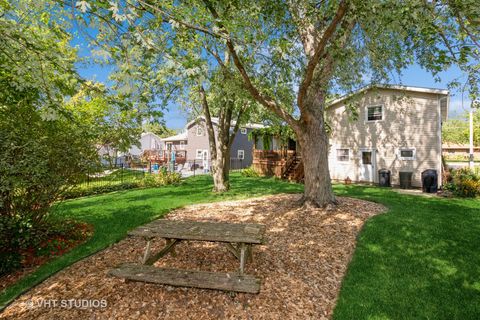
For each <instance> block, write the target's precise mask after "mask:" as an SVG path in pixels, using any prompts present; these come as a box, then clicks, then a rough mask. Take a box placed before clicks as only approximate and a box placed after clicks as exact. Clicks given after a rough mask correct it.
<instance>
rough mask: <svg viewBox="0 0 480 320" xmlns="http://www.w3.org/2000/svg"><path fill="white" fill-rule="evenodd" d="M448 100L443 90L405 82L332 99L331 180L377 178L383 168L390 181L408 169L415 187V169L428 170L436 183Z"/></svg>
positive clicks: (395, 181) (329, 117)
mask: <svg viewBox="0 0 480 320" xmlns="http://www.w3.org/2000/svg"><path fill="white" fill-rule="evenodd" d="M448 105H449V92H448V91H447V90H440V89H427V88H419V87H407V86H375V87H367V88H364V89H362V90H360V91H359V92H356V93H355V94H353V95H349V96H345V97H342V98H339V99H337V100H335V101H333V102H332V103H331V104H329V107H328V108H327V111H326V118H327V121H328V123H329V125H330V126H331V129H332V133H331V137H330V151H329V168H330V175H331V177H332V179H335V180H344V179H346V178H347V177H348V178H349V179H351V180H352V181H358V182H370V183H378V170H380V169H388V170H390V171H391V183H392V184H393V185H399V183H400V181H399V173H400V172H411V173H412V185H413V186H414V187H421V185H422V182H421V173H422V172H423V171H424V170H427V169H434V170H437V173H438V183H439V185H441V183H442V182H441V170H442V158H441V157H442V135H441V132H442V130H441V128H442V121H445V120H446V118H447V113H448ZM349 110H354V112H353V113H352V112H351V111H349ZM354 113H355V114H356V116H353V114H354Z"/></svg>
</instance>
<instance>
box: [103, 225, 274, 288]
mask: <svg viewBox="0 0 480 320" xmlns="http://www.w3.org/2000/svg"><path fill="white" fill-rule="evenodd" d="M264 234H265V226H264V225H261V224H254V223H225V222H198V221H175V220H165V219H159V220H155V221H153V222H150V223H148V224H146V225H144V226H141V227H138V228H136V229H134V230H133V231H130V232H129V233H128V235H129V236H133V237H142V238H144V239H145V240H146V241H147V243H146V247H145V251H144V254H143V257H142V259H141V263H129V264H123V265H121V266H119V267H117V268H115V269H112V270H110V272H109V274H110V275H113V276H117V277H121V278H124V279H126V280H135V281H144V282H151V283H159V284H167V285H172V286H185V287H197V288H205V289H217V290H226V291H238V292H248V293H258V292H259V291H260V280H259V279H257V278H255V277H254V276H252V275H247V274H245V272H244V269H245V262H246V261H247V260H249V261H251V260H253V248H252V246H253V245H256V244H262V243H263V242H264ZM159 238H163V239H165V243H166V244H165V246H164V247H163V248H162V249H161V250H160V251H158V252H156V253H152V252H151V244H152V242H153V241H156V240H158V239H159ZM182 241H207V242H219V243H223V244H224V245H225V247H226V248H227V250H228V251H229V252H231V253H232V254H233V256H234V257H235V258H237V259H238V260H239V262H240V264H239V269H238V272H233V273H221V272H206V271H197V270H184V269H171V268H158V267H154V266H153V264H154V263H155V262H156V261H157V260H159V259H160V258H161V257H163V256H165V255H166V254H169V253H170V254H171V255H172V256H175V246H176V245H177V244H178V243H180V242H182Z"/></svg>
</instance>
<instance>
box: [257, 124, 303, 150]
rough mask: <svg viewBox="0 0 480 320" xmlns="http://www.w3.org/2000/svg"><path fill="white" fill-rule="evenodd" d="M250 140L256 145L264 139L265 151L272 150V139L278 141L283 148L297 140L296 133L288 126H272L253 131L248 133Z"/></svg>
mask: <svg viewBox="0 0 480 320" xmlns="http://www.w3.org/2000/svg"><path fill="white" fill-rule="evenodd" d="M248 138H249V139H251V140H253V141H255V145H257V142H258V141H259V139H262V144H263V149H264V150H270V148H271V141H272V138H276V139H278V141H279V142H280V143H281V145H282V147H285V146H287V145H288V141H289V140H290V139H292V140H295V139H296V136H295V132H294V131H293V130H292V128H291V127H289V126H287V125H281V124H277V125H272V126H268V127H264V128H258V129H253V130H252V131H250V132H249V133H248Z"/></svg>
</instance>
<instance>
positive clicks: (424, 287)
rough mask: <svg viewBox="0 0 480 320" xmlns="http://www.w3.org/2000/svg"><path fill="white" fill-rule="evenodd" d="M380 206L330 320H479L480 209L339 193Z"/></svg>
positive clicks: (460, 202)
mask: <svg viewBox="0 0 480 320" xmlns="http://www.w3.org/2000/svg"><path fill="white" fill-rule="evenodd" d="M337 192H338V193H340V194H342V195H348V196H354V197H360V198H363V199H368V200H373V201H376V202H380V203H383V204H384V205H386V206H387V207H388V208H389V209H390V210H389V212H388V213H387V214H384V215H380V216H377V217H374V218H373V219H371V220H370V221H369V222H367V224H366V225H365V228H364V230H363V232H362V234H361V236H360V238H359V242H358V247H357V249H356V252H355V255H354V258H353V260H352V262H351V264H350V266H349V272H348V274H347V276H346V278H345V280H344V283H343V287H342V291H341V295H340V299H339V302H338V305H337V307H336V310H335V318H337V319H344V318H352V317H353V318H356V319H371V318H388V319H413V318H432V319H474V318H477V316H478V315H479V314H480V303H479V301H480V280H479V279H480V268H479V267H478V266H479V265H480V254H479V252H478V248H479V247H480V202H478V200H477V201H476V200H466V199H443V198H427V197H421V196H409V195H400V194H397V193H395V192H393V191H391V190H388V189H380V188H371V187H359V186H351V187H350V186H348V187H345V186H340V187H337Z"/></svg>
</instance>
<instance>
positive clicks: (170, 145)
mask: <svg viewBox="0 0 480 320" xmlns="http://www.w3.org/2000/svg"><path fill="white" fill-rule="evenodd" d="M167 150H172V143H171V142H167Z"/></svg>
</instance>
